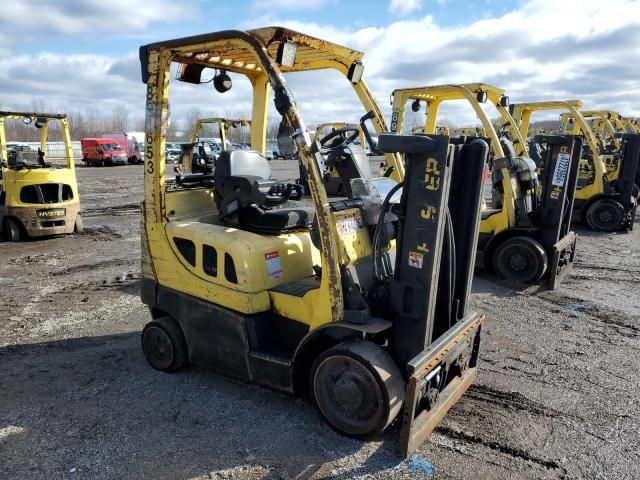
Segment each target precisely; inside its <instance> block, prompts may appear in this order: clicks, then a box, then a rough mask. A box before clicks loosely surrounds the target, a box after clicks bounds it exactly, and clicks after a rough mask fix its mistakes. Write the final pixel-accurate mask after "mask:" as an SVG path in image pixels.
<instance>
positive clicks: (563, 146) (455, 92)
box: [391, 83, 582, 289]
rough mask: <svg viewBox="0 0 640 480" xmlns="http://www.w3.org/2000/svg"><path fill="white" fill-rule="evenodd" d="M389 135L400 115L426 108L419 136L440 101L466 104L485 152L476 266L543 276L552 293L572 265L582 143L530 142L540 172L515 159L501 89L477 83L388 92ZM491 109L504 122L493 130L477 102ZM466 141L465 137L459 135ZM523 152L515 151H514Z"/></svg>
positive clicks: (531, 279)
mask: <svg viewBox="0 0 640 480" xmlns="http://www.w3.org/2000/svg"><path fill="white" fill-rule="evenodd" d="M392 98H393V110H392V117H391V130H392V131H395V132H401V131H402V127H403V123H404V117H405V111H406V109H407V108H408V107H409V104H410V106H411V110H412V111H413V112H418V111H420V109H421V108H422V105H423V104H426V112H427V114H426V121H425V127H424V129H423V132H424V134H426V135H429V134H433V133H434V131H435V128H436V124H437V123H436V122H437V120H438V111H439V108H440V106H441V104H442V103H443V102H453V101H466V102H467V103H469V105H470V106H471V107H472V109H473V111H474V112H475V114H476V116H477V117H478V119H479V120H480V122H481V125H482V127H481V130H475V129H474V131H473V135H472V136H471V137H468V138H476V135H477V132H478V131H480V132H484V136H483V137H480V138H484V140H485V141H486V142H487V143H489V145H490V148H491V160H490V164H492V175H491V182H492V184H491V197H492V204H491V206H490V208H484V209H483V211H482V221H481V222H480V236H479V238H478V255H477V259H476V260H477V263H476V264H477V266H478V267H481V268H486V269H488V270H493V271H494V272H496V273H497V274H498V275H499V276H501V277H503V278H506V279H508V280H512V281H520V282H524V283H536V282H538V281H539V280H541V279H542V278H544V279H545V280H546V281H547V285H548V286H549V287H550V288H552V289H553V288H555V286H556V285H558V284H559V282H560V281H561V280H562V279H563V278H564V277H566V276H567V275H568V274H569V272H570V271H571V269H572V267H573V261H574V256H575V248H576V235H575V233H574V232H572V231H571V229H570V224H571V211H572V208H573V197H574V192H575V187H576V179H577V174H578V173H577V170H578V159H579V158H580V152H581V148H582V144H581V142H580V140H579V139H575V138H574V137H572V136H560V135H556V136H553V135H551V136H550V135H546V136H539V137H536V141H537V142H538V143H539V144H540V145H541V146H542V147H543V148H544V154H543V163H544V167H545V168H544V173H543V174H542V175H541V176H540V178H538V175H537V173H536V165H535V164H534V163H533V161H532V160H531V159H530V158H528V157H527V156H526V155H521V154H520V155H518V154H516V147H515V146H516V145H518V146H521V145H523V144H524V143H525V140H524V138H523V137H522V136H521V135H520V132H519V131H518V129H517V128H516V127H515V123H514V122H513V119H512V118H511V116H510V115H509V111H508V110H507V109H508V106H509V100H508V97H507V96H506V95H505V93H504V90H502V89H500V88H497V87H494V86H492V85H487V84H483V83H467V84H458V85H435V86H427V87H417V88H406V89H397V90H394V91H393V93H392ZM485 103H488V104H491V105H492V106H493V107H492V108H495V109H496V111H497V113H498V114H499V115H500V118H501V120H502V121H503V122H504V126H503V129H502V131H500V132H496V130H495V128H494V126H493V124H492V122H491V120H490V119H489V117H488V116H487V114H486V112H485V111H484V109H483V104H485ZM463 138H465V137H463ZM521 151H522V148H521Z"/></svg>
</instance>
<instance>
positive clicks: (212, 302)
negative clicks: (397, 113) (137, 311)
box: [140, 27, 487, 456]
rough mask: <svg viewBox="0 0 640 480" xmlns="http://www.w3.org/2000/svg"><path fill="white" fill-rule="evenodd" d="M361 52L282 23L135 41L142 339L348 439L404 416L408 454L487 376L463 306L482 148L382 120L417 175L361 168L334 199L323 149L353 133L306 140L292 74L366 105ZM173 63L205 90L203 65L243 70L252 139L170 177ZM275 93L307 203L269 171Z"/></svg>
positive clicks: (161, 364)
mask: <svg viewBox="0 0 640 480" xmlns="http://www.w3.org/2000/svg"><path fill="white" fill-rule="evenodd" d="M362 56H363V55H362V53H360V52H357V51H355V50H353V49H350V48H346V47H343V46H340V45H336V44H333V43H330V42H327V41H324V40H320V39H317V38H314V37H310V36H308V35H305V34H302V33H299V32H296V31H293V30H289V29H284V28H280V27H267V28H261V29H256V30H248V31H235V30H231V31H221V32H215V33H209V34H205V35H199V36H195V37H187V38H179V39H175V40H169V41H164V42H159V43H154V44H151V45H146V46H143V47H141V48H140V60H141V67H142V80H143V82H144V83H145V84H146V87H147V96H146V98H147V108H146V112H147V114H146V115H147V116H146V127H147V131H146V138H147V139H148V140H149V141H148V142H147V145H146V163H145V168H144V172H145V173H144V204H143V215H142V227H141V236H142V280H141V297H142V301H143V302H144V303H145V304H146V305H148V306H149V308H150V310H151V313H152V317H153V321H151V322H150V323H149V324H147V325H146V326H145V328H144V330H143V332H142V349H143V352H144V354H145V356H146V358H147V360H148V361H149V363H150V364H151V366H152V367H153V368H156V369H158V370H161V371H165V372H173V371H176V370H179V369H180V368H183V367H185V366H187V365H188V364H194V365H201V366H206V367H208V368H210V369H212V370H215V371H216V372H219V373H221V374H223V375H228V376H231V377H235V378H239V379H242V380H246V381H251V382H256V383H259V384H262V385H265V386H267V387H269V388H273V389H277V390H280V391H284V392H288V393H292V394H293V393H295V394H299V395H307V396H308V397H309V398H310V399H311V401H312V402H313V403H314V404H315V405H316V406H317V407H318V410H319V412H320V414H321V415H322V417H323V418H324V419H325V420H326V421H327V423H328V424H329V425H330V426H331V427H332V428H334V429H335V430H337V431H338V432H340V433H342V434H345V435H348V436H351V437H356V438H371V437H372V436H375V435H378V434H380V433H381V432H382V431H383V430H384V429H385V428H386V427H387V426H388V425H389V424H390V423H392V422H393V421H394V419H395V418H396V417H398V416H400V417H401V420H400V441H399V444H400V451H401V454H402V455H403V456H407V455H408V454H409V453H410V452H412V451H413V450H414V449H415V448H417V446H418V445H419V444H420V443H421V442H422V441H423V440H424V439H425V438H426V436H427V435H428V434H429V433H430V432H431V431H432V430H433V429H434V428H435V426H436V425H437V423H438V422H439V421H440V420H441V419H442V418H443V416H444V415H445V414H446V412H447V411H448V410H449V408H450V407H451V406H452V405H453V404H454V403H455V402H456V401H457V400H458V399H459V397H460V396H461V395H462V394H463V393H464V392H465V390H466V389H467V388H468V387H469V385H470V384H471V383H472V382H473V381H474V378H475V376H476V369H477V359H478V349H479V343H480V328H481V323H482V317H480V316H479V315H477V314H476V313H472V312H469V311H467V307H468V298H469V292H470V287H471V278H472V267H473V261H474V257H475V243H476V237H477V231H478V222H479V206H480V195H481V182H480V180H479V179H480V174H481V172H482V170H483V168H484V163H485V161H486V157H487V148H486V145H483V144H482V143H478V142H476V143H469V144H460V145H452V144H450V143H449V138H448V137H446V136H433V137H418V136H397V135H390V134H384V133H382V134H380V135H379V138H380V140H379V147H380V149H381V150H383V151H384V153H385V155H388V156H390V157H391V158H397V159H400V155H404V157H405V163H406V174H405V171H404V169H403V170H402V171H401V173H402V174H403V177H404V178H405V179H406V180H405V181H404V182H402V183H398V182H396V181H395V180H393V179H392V178H390V177H381V178H359V179H352V180H353V181H352V182H351V185H352V186H353V188H352V192H351V195H349V196H348V198H346V199H341V200H336V201H329V199H328V198H327V193H326V190H325V188H324V183H323V181H322V176H321V172H320V169H319V162H320V159H319V157H321V155H322V153H321V152H322V151H323V150H326V149H327V148H330V149H331V150H332V151H333V152H338V151H339V150H341V152H342V153H343V154H344V155H345V156H347V155H349V152H350V150H349V149H348V148H346V147H348V142H347V139H349V138H351V137H352V133H350V134H349V135H347V136H346V137H343V136H337V135H334V136H333V141H330V142H327V141H325V142H324V144H325V147H324V148H323V147H321V143H322V140H325V139H326V137H324V138H323V139H320V140H319V141H316V142H312V141H311V135H310V133H309V131H308V130H307V128H306V126H305V123H304V120H303V118H302V116H301V115H300V112H299V110H298V108H297V105H296V101H295V99H294V97H293V94H292V92H291V90H290V88H289V86H288V85H287V82H286V79H285V77H286V76H287V74H288V73H290V72H298V71H303V70H323V69H334V70H337V71H338V72H339V73H341V74H342V75H343V76H344V77H345V78H346V81H347V82H348V83H350V84H351V85H352V86H353V87H354V88H355V89H356V91H358V92H359V93H361V94H363V95H361V96H360V99H361V100H362V101H363V104H365V105H366V104H367V103H370V100H369V98H370V97H367V96H366V95H364V93H366V92H367V91H366V85H365V84H364V83H363V80H362V78H361V77H362V73H363V69H364V67H363V64H362V61H361V60H362ZM172 64H177V65H178V66H179V68H178V70H179V74H178V78H179V80H182V81H185V82H187V83H192V84H194V85H193V88H206V87H202V86H200V87H198V86H196V85H197V84H200V83H201V76H200V75H201V74H202V72H203V70H204V69H205V68H207V69H214V70H217V73H216V74H215V76H216V77H222V78H219V79H218V80H214V86H215V85H216V83H217V84H219V85H227V86H228V87H229V88H230V87H231V82H232V77H231V76H232V75H233V76H241V75H244V76H246V77H247V78H248V79H249V81H250V83H251V85H252V105H253V108H252V116H251V125H252V129H251V147H252V150H249V151H246V150H235V151H228V150H225V151H223V152H222V153H221V154H220V156H219V157H218V160H217V164H216V169H215V171H214V172H213V173H194V174H190V175H181V176H177V177H176V178H175V180H172V179H167V178H166V177H165V161H164V158H163V157H164V155H165V148H164V144H165V135H166V126H167V121H168V105H169V98H168V95H169V93H168V92H169V83H170V82H171V81H173V79H172V78H171V77H172V75H171V73H170V72H171V67H172ZM208 76H210V74H209V73H204V74H203V77H202V78H207V77H208ZM216 90H218V91H220V89H218V88H217V87H216ZM222 90H223V91H226V90H228V88H225V89H222ZM271 91H273V98H274V104H275V109H276V111H277V113H278V114H280V115H281V116H282V117H283V118H284V120H285V122H286V123H287V125H288V127H289V130H290V131H291V132H293V137H292V140H293V141H294V142H295V145H296V148H297V150H298V153H299V158H300V162H301V164H302V165H303V167H304V170H305V175H306V178H307V181H308V185H309V191H310V194H311V196H310V198H309V199H308V201H301V200H302V199H300V198H299V196H298V195H297V192H296V189H295V185H294V184H286V183H281V182H279V181H278V180H274V179H273V178H272V172H271V169H270V164H269V162H268V161H267V160H266V159H265V157H264V156H263V153H264V146H265V138H266V121H267V114H268V106H269V103H270V102H269V98H270V92H271ZM374 116H376V118H377V119H378V120H377V122H374V124H376V123H377V124H378V125H379V126H380V127H381V129H382V128H384V121H383V120H382V119H381V118H379V117H377V114H374ZM378 122H379V123H378ZM332 133H333V132H332ZM332 133H330V134H329V135H331V134H332ZM379 133H381V132H379ZM462 167H464V168H462ZM399 168H403V166H402V165H400V166H399ZM469 171H471V172H475V174H472V175H469V174H468V172H469ZM425 180H426V181H425Z"/></svg>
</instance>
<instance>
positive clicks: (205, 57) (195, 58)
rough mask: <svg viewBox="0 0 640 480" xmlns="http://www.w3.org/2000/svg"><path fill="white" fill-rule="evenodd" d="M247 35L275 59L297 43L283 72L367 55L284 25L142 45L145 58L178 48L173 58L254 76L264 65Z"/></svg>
mask: <svg viewBox="0 0 640 480" xmlns="http://www.w3.org/2000/svg"><path fill="white" fill-rule="evenodd" d="M247 37H252V39H253V40H257V41H258V42H259V43H260V44H262V45H263V46H264V47H265V48H266V49H267V53H268V55H269V56H270V57H271V58H272V59H275V58H276V56H277V51H278V48H279V46H280V45H281V44H282V43H284V42H287V41H292V42H294V43H295V45H296V61H295V64H294V65H293V66H292V67H288V66H286V65H280V70H281V71H282V72H283V73H286V72H296V71H307V70H319V69H322V68H328V67H334V68H336V67H337V68H338V69H340V70H345V69H347V70H348V69H349V68H350V67H351V65H352V64H353V63H354V62H360V61H361V60H362V57H363V56H364V54H363V53H362V52H358V51H357V50H353V49H350V48H347V47H343V46H341V45H338V44H335V43H331V42H327V41H326V40H320V39H319V38H315V37H312V36H309V35H305V34H303V33H300V32H296V31H294V30H289V29H287V28H282V27H265V28H257V29H254V30H248V31H246V32H243V31H229V30H227V31H221V32H215V33H208V34H203V35H196V36H193V37H184V38H178V39H174V40H167V41H164V42H158V43H153V44H150V45H146V46H144V47H141V49H140V55H141V59H142V58H143V55H146V51H148V50H151V49H163V48H167V49H171V50H174V51H175V57H174V60H175V61H178V62H181V63H197V64H200V65H204V66H206V67H210V68H217V69H223V70H227V71H230V72H236V73H244V74H245V75H247V76H252V73H253V72H262V67H261V66H260V61H259V59H258V58H257V56H256V55H255V54H254V53H253V52H252V51H251V50H250V49H249V48H247V44H246V42H245V41H242V40H243V39H248V38H247ZM194 45H199V48H198V50H193V46H194ZM142 65H143V69H144V66H145V65H146V62H142ZM146 77H147V72H145V71H144V70H143V72H142V80H143V81H144V82H145V83H146V80H147V78H146Z"/></svg>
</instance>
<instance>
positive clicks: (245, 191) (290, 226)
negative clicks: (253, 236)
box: [213, 150, 315, 235]
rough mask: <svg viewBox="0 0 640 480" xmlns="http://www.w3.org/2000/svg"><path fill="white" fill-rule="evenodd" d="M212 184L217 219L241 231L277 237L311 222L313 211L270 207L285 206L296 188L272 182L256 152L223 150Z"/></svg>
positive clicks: (261, 157) (260, 156) (309, 225)
mask: <svg viewBox="0 0 640 480" xmlns="http://www.w3.org/2000/svg"><path fill="white" fill-rule="evenodd" d="M213 181H214V191H215V200H216V204H217V206H218V210H219V212H220V218H221V220H223V221H226V222H227V223H233V224H236V225H237V226H238V228H240V229H242V230H247V231H250V232H255V233H261V234H267V235H279V234H281V233H286V232H288V231H291V230H297V229H301V228H303V229H307V228H310V227H311V225H312V223H313V219H314V215H315V211H314V209H313V208H308V207H298V206H295V207H293V208H288V207H287V208H284V207H283V208H274V207H278V206H282V205H284V204H285V203H287V202H288V201H289V196H290V195H291V193H292V191H293V190H294V189H295V188H296V187H297V186H295V185H292V184H284V183H281V182H279V181H277V180H272V179H271V167H270V166H269V162H268V161H267V159H266V158H264V157H263V156H262V155H261V154H260V153H259V152H256V151H250V150H233V151H227V150H225V151H223V152H222V153H221V154H220V156H219V157H218V160H217V162H216V169H215V171H214V174H213Z"/></svg>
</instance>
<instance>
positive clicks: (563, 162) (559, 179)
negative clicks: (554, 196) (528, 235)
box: [551, 153, 571, 187]
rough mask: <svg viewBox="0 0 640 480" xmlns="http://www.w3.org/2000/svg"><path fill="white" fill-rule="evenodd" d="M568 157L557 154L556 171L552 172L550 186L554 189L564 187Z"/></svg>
mask: <svg viewBox="0 0 640 480" xmlns="http://www.w3.org/2000/svg"><path fill="white" fill-rule="evenodd" d="M570 158H571V157H570V156H569V154H568V153H559V154H558V161H557V162H556V169H555V171H554V172H553V178H552V179H551V184H552V185H554V186H556V187H564V181H565V179H566V178H567V173H568V172H569V160H570Z"/></svg>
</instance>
